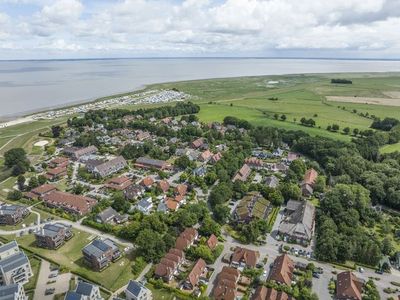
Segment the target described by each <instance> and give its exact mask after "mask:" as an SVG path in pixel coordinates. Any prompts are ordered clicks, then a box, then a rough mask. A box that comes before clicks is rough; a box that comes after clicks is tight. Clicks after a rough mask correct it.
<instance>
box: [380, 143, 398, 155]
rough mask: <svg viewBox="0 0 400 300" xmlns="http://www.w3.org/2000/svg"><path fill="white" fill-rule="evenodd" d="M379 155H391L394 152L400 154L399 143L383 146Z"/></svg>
mask: <svg viewBox="0 0 400 300" xmlns="http://www.w3.org/2000/svg"><path fill="white" fill-rule="evenodd" d="M380 151H381V153H391V152H395V151H399V152H400V143H397V144H392V145H385V146H383V147H382V148H381V149H380Z"/></svg>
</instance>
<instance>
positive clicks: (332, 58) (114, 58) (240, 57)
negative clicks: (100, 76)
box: [0, 56, 400, 62]
mask: <svg viewBox="0 0 400 300" xmlns="http://www.w3.org/2000/svg"><path fill="white" fill-rule="evenodd" d="M124 59H288V60H289V59H293V60H294V59H304V60H356V61H400V58H374V57H369V58H368V57H367V58H354V57H303V56H298V57H297V56H296V57H290V56H289V57H287V56H276V57H275V56H165V57H162V56H160V57H158V56H154V57H150V56H149V57H129V56H128V57H83V58H21V59H0V62H19V61H81V60H124Z"/></svg>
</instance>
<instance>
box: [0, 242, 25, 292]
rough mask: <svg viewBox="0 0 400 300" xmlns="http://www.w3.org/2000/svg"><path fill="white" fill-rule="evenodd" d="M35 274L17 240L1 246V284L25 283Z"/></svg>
mask: <svg viewBox="0 0 400 300" xmlns="http://www.w3.org/2000/svg"><path fill="white" fill-rule="evenodd" d="M32 276H33V273H32V269H31V265H30V262H29V259H28V257H27V256H26V255H25V253H24V252H23V251H22V250H20V249H19V247H18V244H17V242H16V241H12V242H9V243H7V244H3V245H1V246H0V286H1V285H10V284H22V285H23V284H25V283H27V282H28V281H29V278H31V277H32Z"/></svg>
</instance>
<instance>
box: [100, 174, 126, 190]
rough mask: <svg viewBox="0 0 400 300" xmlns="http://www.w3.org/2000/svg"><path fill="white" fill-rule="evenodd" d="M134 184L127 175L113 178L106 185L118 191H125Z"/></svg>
mask: <svg viewBox="0 0 400 300" xmlns="http://www.w3.org/2000/svg"><path fill="white" fill-rule="evenodd" d="M131 184H132V181H131V180H130V179H129V177H127V176H120V177H115V178H111V179H110V180H108V181H107V183H106V184H105V186H106V187H107V188H109V189H112V190H116V191H123V190H125V189H126V188H127V187H129V186H130V185H131Z"/></svg>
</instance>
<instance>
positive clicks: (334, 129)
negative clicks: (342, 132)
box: [332, 124, 340, 131]
mask: <svg viewBox="0 0 400 300" xmlns="http://www.w3.org/2000/svg"><path fill="white" fill-rule="evenodd" d="M339 128H340V127H339V125H338V124H332V130H333V131H338V130H339Z"/></svg>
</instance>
